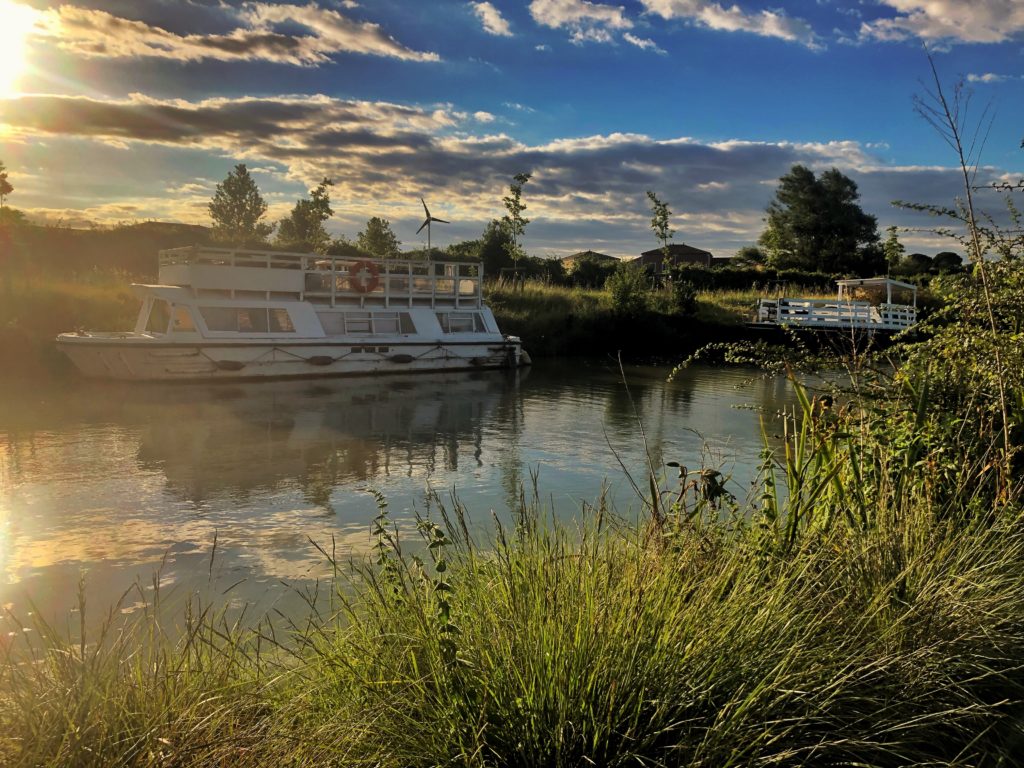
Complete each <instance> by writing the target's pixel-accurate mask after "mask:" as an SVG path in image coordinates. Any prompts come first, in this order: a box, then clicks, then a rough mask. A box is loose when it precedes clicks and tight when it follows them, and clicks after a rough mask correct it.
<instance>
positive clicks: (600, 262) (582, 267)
mask: <svg viewBox="0 0 1024 768" xmlns="http://www.w3.org/2000/svg"><path fill="white" fill-rule="evenodd" d="M618 264H619V262H618V260H616V259H613V260H605V259H599V258H595V257H594V256H593V255H591V254H589V253H584V254H582V255H580V256H578V257H576V259H575V261H573V263H572V268H571V269H570V270H569V275H568V276H569V278H570V279H571V280H572V282H573V284H574V285H583V286H586V287H588V288H603V287H604V284H605V282H607V280H608V278H609V277H611V274H612V273H613V272H614V271H615V268H616V266H618Z"/></svg>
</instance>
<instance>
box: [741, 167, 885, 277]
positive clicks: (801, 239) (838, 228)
mask: <svg viewBox="0 0 1024 768" xmlns="http://www.w3.org/2000/svg"><path fill="white" fill-rule="evenodd" d="M859 197H860V194H859V192H858V191H857V185H856V183H854V181H853V180H852V179H850V178H848V177H847V176H844V175H843V174H842V173H840V172H839V171H838V170H837V169H835V168H832V169H831V170H828V171H825V172H824V173H822V174H821V176H820V177H817V178H816V177H815V175H814V172H813V171H811V170H810V169H808V168H806V167H804V166H802V165H794V166H793V167H792V168H791V169H790V170H789V172H788V173H787V174H786V175H785V176H783V177H782V178H780V179H779V186H778V189H777V190H776V192H775V200H773V201H772V203H771V204H770V205H769V206H768V211H767V213H768V217H767V219H766V222H767V227H766V229H765V231H764V232H763V233H762V235H761V238H760V240H759V243H760V245H761V246H762V248H763V249H764V251H765V254H766V255H767V260H768V264H770V265H771V266H773V267H776V268H778V269H792V268H796V269H802V270H820V271H822V272H852V273H854V274H856V275H858V276H862V277H868V276H872V275H876V274H878V273H879V272H881V271H884V268H885V263H884V255H883V253H882V251H881V248H880V247H879V244H878V232H877V228H876V223H875V217H874V216H870V215H868V214H866V213H864V211H863V210H861V208H860V206H859V205H858V204H857V200H858V198H859Z"/></svg>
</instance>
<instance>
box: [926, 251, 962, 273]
mask: <svg viewBox="0 0 1024 768" xmlns="http://www.w3.org/2000/svg"><path fill="white" fill-rule="evenodd" d="M932 268H933V269H935V270H936V271H937V272H939V274H943V273H946V272H959V271H961V270H962V269H963V268H964V260H963V258H961V256H960V254H959V253H954V252H953V251H940V252H939V253H936V254H935V258H933V259H932Z"/></svg>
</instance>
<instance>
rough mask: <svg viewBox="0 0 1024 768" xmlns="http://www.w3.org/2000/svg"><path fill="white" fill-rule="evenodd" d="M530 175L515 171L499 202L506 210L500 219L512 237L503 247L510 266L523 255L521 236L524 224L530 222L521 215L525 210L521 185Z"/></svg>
mask: <svg viewBox="0 0 1024 768" xmlns="http://www.w3.org/2000/svg"><path fill="white" fill-rule="evenodd" d="M531 176H532V174H529V173H517V174H516V175H515V176H513V177H512V183H511V184H510V185H509V188H508V189H509V194H508V195H507V196H505V197H503V198H502V199H501V202H503V203H504V204H505V210H507V211H508V213H507V214H506V215H505V216H503V217H502V219H501V220H502V221H503V222H504V223H505V227H506V229H507V230H508V233H509V235H510V236H511V238H512V242H510V243H508V244H507V245H506V247H505V249H506V250H507V251H508V254H509V256H510V257H511V259H512V266H518V264H519V259H520V258H521V257H522V256H524V255H525V254H524V253H523V247H522V237H523V235H524V234H525V233H526V225H527V224H529V223H530V220H529V219H527V218H525V217H524V216H523V211H525V210H526V204H525V203H523V185H524V184H526V182H528V181H529V180H530V177H531Z"/></svg>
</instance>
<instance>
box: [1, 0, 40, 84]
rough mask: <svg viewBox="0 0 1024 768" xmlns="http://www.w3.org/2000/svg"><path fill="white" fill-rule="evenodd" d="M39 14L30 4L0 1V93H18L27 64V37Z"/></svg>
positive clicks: (9, 0) (6, 0)
mask: <svg viewBox="0 0 1024 768" xmlns="http://www.w3.org/2000/svg"><path fill="white" fill-rule="evenodd" d="M40 17H41V14H40V13H39V11H37V10H35V9H34V8H30V7H29V6H27V5H22V4H21V3H15V2H12V0H0V19H3V22H2V23H0V96H11V95H14V94H15V93H16V92H17V85H18V80H19V79H20V78H21V75H22V74H23V73H24V71H25V67H26V60H27V47H28V46H27V43H28V37H29V34H30V33H31V32H32V28H33V27H34V26H35V25H36V23H37V22H38V21H39V19H40Z"/></svg>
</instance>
